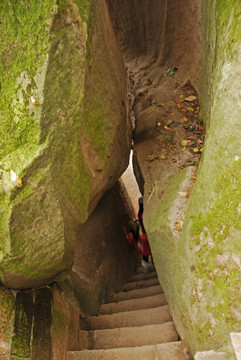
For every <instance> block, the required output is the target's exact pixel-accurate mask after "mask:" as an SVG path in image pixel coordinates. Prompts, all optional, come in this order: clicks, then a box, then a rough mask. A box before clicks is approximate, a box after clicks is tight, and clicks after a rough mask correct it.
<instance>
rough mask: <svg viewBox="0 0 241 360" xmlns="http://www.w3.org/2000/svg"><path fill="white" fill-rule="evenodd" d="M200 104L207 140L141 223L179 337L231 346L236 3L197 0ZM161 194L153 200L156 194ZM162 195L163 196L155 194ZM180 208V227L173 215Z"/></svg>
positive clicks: (236, 219) (235, 304) (239, 164)
mask: <svg viewBox="0 0 241 360" xmlns="http://www.w3.org/2000/svg"><path fill="white" fill-rule="evenodd" d="M202 7H203V9H202V22H203V48H202V52H203V59H202V72H201V83H200V93H201V101H202V106H201V111H202V117H203V120H204V122H205V125H206V131H207V134H206V141H205V145H204V152H203V155H202V158H201V163H200V166H199V169H198V173H197V175H196V174H195V173H194V179H195V178H196V176H197V180H196V183H195V186H194V189H193V191H192V193H191V197H190V199H189V200H187V199H186V200H185V199H182V198H181V197H180V194H179V192H182V191H184V192H185V191H188V189H189V186H190V183H191V182H192V176H193V174H192V173H190V172H188V171H187V170H182V171H181V172H180V173H179V174H178V175H173V176H172V177H171V178H170V179H169V182H168V185H167V188H166V190H165V193H164V195H163V193H162V191H160V192H158V191H157V194H156V205H154V204H153V203H152V208H150V206H149V207H148V206H147V207H146V209H147V213H146V222H147V229H148V231H149V232H148V234H149V237H150V239H151V243H152V249H153V252H154V260H155V262H156V266H157V269H158V273H159V276H160V280H161V283H162V285H163V287H164V290H165V293H166V295H167V298H168V302H169V304H170V307H171V310H172V314H173V316H174V320H175V323H176V326H177V329H178V331H179V332H180V334H181V336H182V337H184V338H185V340H186V342H187V343H188V345H189V346H190V348H191V350H192V352H193V353H195V351H196V350H209V349H214V350H219V351H224V352H227V353H231V354H232V353H233V348H232V345H231V339H230V332H238V331H240V325H241V317H240V313H241V307H240V304H241V302H240V300H241V293H240V286H239V283H240V279H241V272H240V270H241V268H240V264H241V259H240V230H241V229H240V223H241V222H240V213H241V212H240V170H241V160H240V150H239V149H240V132H241V128H240V101H239V90H238V89H239V83H240V40H241V39H240V24H239V23H238V14H239V11H240V6H239V5H238V4H237V2H235V1H234V2H232V1H231V2H229V3H228V4H227V3H226V2H225V3H224V2H223V1H216V2H209V1H203V3H202ZM158 197H159V200H158ZM160 200H161V201H160ZM153 201H155V200H153ZM184 211H186V216H185V220H184V223H183V229H182V231H181V232H179V231H177V230H176V229H175V226H174V222H175V221H176V220H178V218H179V219H181V214H182V213H183V212H184Z"/></svg>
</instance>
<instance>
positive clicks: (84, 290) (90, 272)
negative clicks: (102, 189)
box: [71, 183, 135, 314]
mask: <svg viewBox="0 0 241 360" xmlns="http://www.w3.org/2000/svg"><path fill="white" fill-rule="evenodd" d="M125 196H126V194H125V193H124V192H123V188H122V186H121V185H120V184H118V183H117V184H116V185H115V186H114V187H113V188H112V189H111V190H109V191H108V192H107V193H106V194H105V195H104V196H103V198H102V199H101V201H100V202H99V204H98V206H97V207H96V209H95V210H94V212H93V213H92V214H91V216H90V217H89V219H88V220H87V222H86V223H85V224H83V225H82V228H81V229H80V232H79V233H78V237H77V240H76V246H75V259H74V264H73V267H72V271H71V282H72V284H73V287H74V289H75V293H76V294H77V296H78V298H79V302H80V304H81V308H82V310H83V312H84V313H85V314H97V313H98V309H99V305H100V303H103V302H104V301H105V299H106V296H107V295H108V292H109V291H110V290H111V289H113V288H115V289H118V288H119V287H120V286H121V284H122V282H123V279H125V278H126V277H127V276H128V274H129V273H130V272H131V271H132V269H133V268H134V265H135V252H134V251H133V249H130V248H129V247H128V243H127V241H126V237H125V235H124V232H123V228H122V226H123V225H124V224H125V226H127V223H128V221H129V219H130V213H129V211H128V207H127V204H126V201H125Z"/></svg>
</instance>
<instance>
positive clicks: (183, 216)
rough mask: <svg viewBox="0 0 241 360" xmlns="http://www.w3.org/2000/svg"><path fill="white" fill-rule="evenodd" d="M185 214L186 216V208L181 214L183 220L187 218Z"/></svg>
mask: <svg viewBox="0 0 241 360" xmlns="http://www.w3.org/2000/svg"><path fill="white" fill-rule="evenodd" d="M185 216H186V211H185V210H184V211H183V213H182V215H181V218H182V220H184V219H185Z"/></svg>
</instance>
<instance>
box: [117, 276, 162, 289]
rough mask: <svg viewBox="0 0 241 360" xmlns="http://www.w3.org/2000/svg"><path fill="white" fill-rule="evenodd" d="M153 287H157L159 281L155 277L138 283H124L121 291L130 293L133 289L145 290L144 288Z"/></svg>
mask: <svg viewBox="0 0 241 360" xmlns="http://www.w3.org/2000/svg"><path fill="white" fill-rule="evenodd" d="M155 285H159V280H158V278H157V277H155V278H152V279H145V280H138V281H132V282H128V283H125V284H123V287H122V289H123V290H124V291H130V290H134V289H141V288H146V287H150V286H155Z"/></svg>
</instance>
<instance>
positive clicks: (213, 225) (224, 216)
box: [192, 160, 241, 243]
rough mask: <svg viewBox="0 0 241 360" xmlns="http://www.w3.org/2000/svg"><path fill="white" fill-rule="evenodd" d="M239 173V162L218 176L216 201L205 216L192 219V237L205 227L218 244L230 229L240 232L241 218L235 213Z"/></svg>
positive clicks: (240, 192) (240, 186) (240, 190)
mask: <svg viewBox="0 0 241 360" xmlns="http://www.w3.org/2000/svg"><path fill="white" fill-rule="evenodd" d="M240 172H241V161H240V160H239V161H237V162H235V163H234V164H233V165H232V166H230V168H229V169H226V170H225V171H223V174H221V176H219V179H218V181H217V185H216V189H215V193H216V194H217V200H216V201H215V203H214V205H213V206H212V209H211V210H210V211H208V212H206V213H205V214H204V213H202V212H201V213H200V214H199V215H198V216H195V217H193V219H192V221H193V225H192V234H193V236H194V237H195V236H196V235H200V233H201V231H202V230H203V228H204V226H206V227H208V229H209V231H210V234H211V236H212V238H213V239H214V240H215V242H217V243H220V242H222V241H223V240H224V239H225V238H226V237H227V235H228V233H229V230H230V229H232V228H235V229H239V230H241V221H240V220H241V216H240V215H239V214H238V212H237V209H238V208H239V205H240V199H241V180H240V176H239V174H240ZM223 227H224V229H223ZM222 229H223V231H222ZM197 242H198V240H197Z"/></svg>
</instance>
